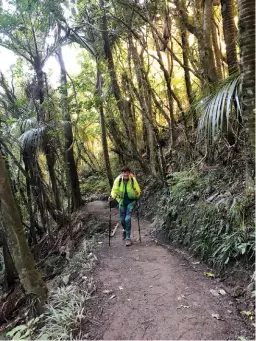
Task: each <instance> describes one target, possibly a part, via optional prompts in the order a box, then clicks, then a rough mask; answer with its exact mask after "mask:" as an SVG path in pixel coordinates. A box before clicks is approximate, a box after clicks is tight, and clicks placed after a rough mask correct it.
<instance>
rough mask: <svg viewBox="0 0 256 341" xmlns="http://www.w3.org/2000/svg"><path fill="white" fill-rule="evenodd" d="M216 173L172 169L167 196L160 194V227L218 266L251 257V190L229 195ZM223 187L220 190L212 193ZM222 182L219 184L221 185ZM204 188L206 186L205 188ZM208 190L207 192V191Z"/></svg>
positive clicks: (252, 232)
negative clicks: (174, 170) (249, 210)
mask: <svg viewBox="0 0 256 341" xmlns="http://www.w3.org/2000/svg"><path fill="white" fill-rule="evenodd" d="M219 182H220V180H218V178H217V177H216V175H205V174H204V175H203V174H201V175H200V174H198V173H196V172H195V171H190V172H180V173H174V174H173V176H172V179H171V180H170V181H169V183H170V187H171V194H170V196H168V197H167V196H163V197H162V200H161V203H160V205H159V206H160V213H159V218H158V223H159V227H160V228H161V229H162V230H163V231H165V233H166V235H167V237H168V238H169V239H170V240H171V241H174V242H177V243H179V244H183V245H185V246H188V247H189V249H190V250H192V251H193V252H194V253H195V254H197V255H199V256H200V257H201V258H202V259H204V260H207V261H209V262H210V263H212V264H213V265H215V266H217V267H218V268H223V267H224V266H226V265H227V264H228V263H229V262H230V261H233V260H236V259H239V258H241V257H246V259H247V260H248V261H252V260H253V258H254V253H255V251H254V246H255V232H254V227H253V219H252V215H253V212H252V211H251V214H249V213H248V209H249V208H251V207H252V201H253V192H252V191H251V192H250V193H248V192H244V193H243V195H239V196H238V195H237V196H235V195H232V194H231V193H230V192H228V191H226V192H223V189H224V191H225V183H222V184H219ZM217 183H218V185H219V187H218V190H220V188H221V187H222V193H218V192H217V193H216V192H215V193H214V195H213V194H212V193H213V192H214V191H216V190H217V188H216V187H217ZM221 185H222V186H221ZM206 189H207V190H206ZM209 191H210V192H211V194H212V195H209V193H207V192H209Z"/></svg>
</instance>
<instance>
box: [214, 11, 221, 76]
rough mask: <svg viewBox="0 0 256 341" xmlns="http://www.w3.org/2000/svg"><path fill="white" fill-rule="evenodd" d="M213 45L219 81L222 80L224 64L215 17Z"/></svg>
mask: <svg viewBox="0 0 256 341" xmlns="http://www.w3.org/2000/svg"><path fill="white" fill-rule="evenodd" d="M212 44H213V49H214V56H215V58H214V59H215V68H216V72H217V74H218V79H222V64H221V60H222V57H221V51H220V47H219V42H218V33H217V27H216V25H215V20H214V17H213V18H212Z"/></svg>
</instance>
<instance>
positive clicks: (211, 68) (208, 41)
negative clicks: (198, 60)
mask: <svg viewBox="0 0 256 341" xmlns="http://www.w3.org/2000/svg"><path fill="white" fill-rule="evenodd" d="M212 11H213V5H212V0H205V1H204V20H203V32H204V36H203V39H204V51H203V54H204V58H203V63H204V70H205V71H206V72H207V73H206V77H207V80H208V82H209V83H210V84H213V83H215V82H217V81H218V79H219V78H218V74H217V71H216V68H215V63H214V54H213V49H212V36H211V32H212V16H213V15H212V14H213V13H212Z"/></svg>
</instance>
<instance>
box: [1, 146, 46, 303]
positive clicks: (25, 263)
mask: <svg viewBox="0 0 256 341" xmlns="http://www.w3.org/2000/svg"><path fill="white" fill-rule="evenodd" d="M0 209H1V219H2V223H3V224H2V225H3V231H4V234H5V238H6V240H7V244H8V248H9V250H10V253H11V256H12V259H13V262H14V265H15V268H16V270H17V272H18V276H19V279H20V282H21V284H22V286H23V288H24V291H25V293H26V294H27V295H31V294H33V295H35V296H36V297H37V298H38V300H39V301H40V302H43V301H45V299H46V298H47V289H46V286H45V284H44V282H43V280H42V277H41V275H40V273H39V271H38V270H37V269H36V264H35V260H34V258H33V256H32V253H31V251H30V249H29V246H28V243H27V240H26V237H25V234H24V231H23V227H22V223H21V217H20V215H19V211H18V209H17V206H16V202H15V200H14V196H13V193H12V189H11V185H10V181H9V177H8V173H7V170H6V168H5V164H4V159H3V156H2V153H1V152H0Z"/></svg>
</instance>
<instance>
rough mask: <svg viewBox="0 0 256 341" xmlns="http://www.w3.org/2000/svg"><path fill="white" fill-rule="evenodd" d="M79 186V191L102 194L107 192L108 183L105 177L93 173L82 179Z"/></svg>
mask: <svg viewBox="0 0 256 341" xmlns="http://www.w3.org/2000/svg"><path fill="white" fill-rule="evenodd" d="M80 188H81V192H82V193H84V194H86V195H88V194H90V193H93V194H104V193H108V192H109V183H108V181H107V179H106V177H103V176H100V174H95V175H91V176H90V177H87V178H86V179H85V180H84V181H82V183H81V186H80Z"/></svg>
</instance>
